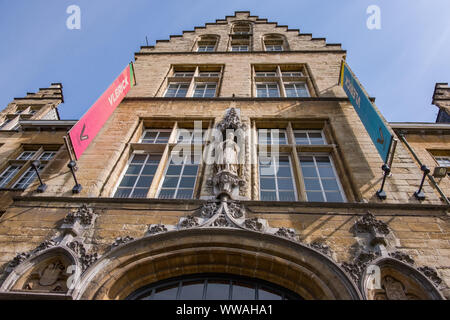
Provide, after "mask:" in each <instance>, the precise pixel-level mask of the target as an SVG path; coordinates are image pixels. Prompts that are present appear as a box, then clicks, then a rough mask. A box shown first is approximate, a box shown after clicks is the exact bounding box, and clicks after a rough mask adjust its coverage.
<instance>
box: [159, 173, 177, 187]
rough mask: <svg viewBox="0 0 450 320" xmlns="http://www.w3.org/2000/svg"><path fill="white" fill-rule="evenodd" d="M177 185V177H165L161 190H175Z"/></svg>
mask: <svg viewBox="0 0 450 320" xmlns="http://www.w3.org/2000/svg"><path fill="white" fill-rule="evenodd" d="M177 184H178V177H168V176H166V178H165V179H164V182H163V185H162V187H163V188H176V186H177Z"/></svg>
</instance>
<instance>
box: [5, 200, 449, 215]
mask: <svg viewBox="0 0 450 320" xmlns="http://www.w3.org/2000/svg"><path fill="white" fill-rule="evenodd" d="M13 200H14V202H15V203H14V204H12V205H11V206H21V205H19V202H32V203H37V202H41V203H43V205H42V207H47V208H48V207H50V206H49V202H50V203H51V202H53V203H73V204H74V207H77V206H79V204H82V203H90V204H94V203H97V204H99V205H102V207H105V205H106V204H110V205H111V209H113V208H115V207H117V205H122V207H121V208H120V209H123V210H142V207H144V206H145V205H151V206H152V207H153V209H154V210H163V211H164V210H165V209H167V210H174V208H175V209H176V210H178V211H192V210H195V209H196V208H200V207H201V206H202V205H203V204H205V203H206V202H207V201H206V200H200V199H190V200H185V199H183V200H177V199H122V198H103V197H102V198H86V197H43V196H14V197H13ZM241 203H242V204H243V205H245V206H246V207H247V208H248V209H249V212H250V213H257V214H283V213H285V214H316V215H317V214H318V215H320V214H327V215H350V216H355V215H362V214H366V213H367V211H373V213H374V214H375V215H376V216H428V217H429V216H440V217H442V216H444V217H448V211H449V210H450V206H448V205H437V204H416V203H400V204H395V203H330V202H325V203H324V202H299V201H296V202H278V201H254V200H244V201H241ZM130 205H131V206H130ZM126 206H128V207H126ZM33 207H39V205H33ZM57 207H59V206H57ZM61 208H67V206H64V205H62V206H61ZM259 208H261V209H262V208H264V210H258V209H259ZM305 209H307V211H308V212H307V213H306V212H300V211H302V210H305ZM320 209H322V212H321V210H320ZM296 210H299V211H296ZM351 211H355V212H351Z"/></svg>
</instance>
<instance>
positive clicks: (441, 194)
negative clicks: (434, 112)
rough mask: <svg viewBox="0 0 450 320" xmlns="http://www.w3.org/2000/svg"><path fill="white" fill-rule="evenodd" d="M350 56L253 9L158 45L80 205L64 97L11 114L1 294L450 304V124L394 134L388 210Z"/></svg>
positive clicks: (109, 125)
mask: <svg viewBox="0 0 450 320" xmlns="http://www.w3.org/2000/svg"><path fill="white" fill-rule="evenodd" d="M345 57H346V51H345V50H343V49H342V48H341V46H340V45H339V44H328V43H326V40H325V39H322V38H320V39H317V38H313V37H312V35H311V34H302V33H300V32H299V30H296V29H295V30H293V29H289V28H288V27H287V26H280V25H278V24H276V23H273V22H269V21H267V20H266V19H261V18H259V17H256V16H252V15H250V13H249V12H236V13H235V15H234V16H227V17H226V18H225V19H221V20H216V22H215V23H207V24H206V25H205V26H204V27H196V28H195V29H194V30H193V31H184V32H183V34H182V35H180V36H171V37H170V40H164V41H157V43H156V45H155V46H147V47H142V48H141V50H140V51H139V52H138V53H136V54H135V60H136V61H135V63H134V72H135V77H136V85H135V86H134V87H133V88H132V89H131V90H130V92H129V93H128V95H127V97H126V98H125V99H124V100H123V101H122V102H121V104H120V105H119V107H118V108H117V109H116V110H115V112H114V113H113V114H112V116H111V117H110V118H109V119H108V121H107V122H106V124H105V125H104V127H103V128H102V130H101V131H100V133H99V134H98V135H97V136H96V137H95V139H94V140H93V142H92V143H91V144H90V145H89V147H88V148H87V149H86V150H85V152H84V154H83V155H82V156H81V157H80V159H79V160H78V161H77V170H76V171H75V174H76V178H77V182H78V183H79V184H81V185H82V190H81V192H80V193H75V194H74V193H73V192H72V188H73V187H74V185H75V181H74V178H73V175H72V172H71V171H70V170H69V169H68V168H67V164H68V163H69V161H70V158H69V150H67V147H66V145H65V144H64V140H63V136H65V135H66V132H67V130H68V129H69V128H70V127H71V126H72V125H73V124H74V122H73V121H64V120H59V117H55V118H51V119H49V120H44V119H48V118H46V115H47V114H48V113H50V112H51V111H50V110H55V108H56V107H57V105H58V104H59V103H60V102H62V86H60V85H57V84H55V85H52V86H51V87H50V88H48V89H45V90H44V89H42V90H41V91H39V93H38V94H36V97H35V95H30V94H29V96H28V97H27V98H28V99H27V98H24V99H25V100H22V99H15V100H14V101H13V102H12V103H11V104H10V105H9V106H8V107H7V108H6V109H5V110H4V111H3V112H2V113H1V114H0V116H1V119H0V121H1V120H3V121H4V125H3V126H2V130H1V131H0V144H1V145H0V157H1V158H0V161H1V163H0V165H1V166H2V167H1V168H2V172H1V175H0V179H2V180H0V183H1V184H2V189H1V191H0V196H1V201H2V204H3V206H4V209H3V211H4V212H3V214H2V216H1V218H0V239H1V240H0V241H1V246H0V248H1V249H0V250H1V253H0V272H1V273H2V276H1V278H0V298H2V299H21V298H35V299H155V300H156V299H187V298H191V299H192V298H194V299H223V300H227V299H261V300H263V299H354V300H359V299H374V300H375V299H376V300H378V299H389V300H397V299H445V298H448V297H450V290H449V287H448V286H449V284H450V269H449V268H450V225H449V220H448V218H449V216H448V214H449V202H448V196H449V194H450V184H449V177H448V173H447V167H448V166H449V163H450V161H446V159H447V158H448V156H449V155H450V154H449V152H450V124H448V123H436V124H411V123H391V124H388V125H389V128H390V130H391V131H392V132H393V133H394V134H395V136H396V137H397V139H398V144H397V147H396V151H395V156H394V158H393V161H392V165H391V170H392V171H391V173H392V175H391V176H389V177H387V179H386V183H385V185H384V190H385V192H386V195H387V198H386V199H385V200H380V199H379V198H378V197H377V195H376V193H377V191H378V190H379V189H380V186H381V183H382V179H383V171H382V170H381V167H382V165H383V164H384V163H383V161H382V159H381V158H380V156H379V155H378V152H377V150H376V147H375V146H374V144H373V143H372V140H371V139H370V137H369V135H368V133H367V131H366V130H365V127H364V125H363V123H362V122H361V120H360V119H359V117H358V115H357V113H356V111H355V110H354V107H353V106H352V105H351V103H350V101H349V99H348V97H347V95H346V94H345V92H344V90H343V89H342V87H340V86H339V84H338V83H339V77H340V70H341V62H342V60H343V59H345ZM437 88H438V89H439V90H444V91H445V85H443V84H439V87H437ZM438 89H437V90H438ZM46 90H47V91H49V92H51V93H47V91H46ZM439 90H438V91H439ZM439 92H441V91H439ZM445 92H446V91H445ZM41 93H42V94H41ZM37 96H39V97H37ZM444 98H445V95H440V96H439V98H438V99H437V97H436V95H435V98H434V100H435V101H439V103H440V104H441V103H444V102H445V101H447V102H448V99H447V100H445V99H444ZM435 103H436V102H435ZM38 105H39V106H42V107H39V108H42V109H40V110H41V111H39V112H37V113H35V114H33V115H31V116H28V115H27V116H26V117H30V119H28V118H24V117H23V116H22V112H24V111H21V112H20V113H18V114H16V113H17V112H18V111H17V112H16V110H19V111H20V110H22V109H24V108H25V109H24V110H35V109H37V106H38ZM441 108H444V107H441ZM444 109H445V108H444ZM444 109H442V110H444ZM44 110H47V111H44ZM25 113H26V114H29V112H25ZM54 114H56V115H57V113H54ZM8 121H9V122H8ZM13 121H14V122H13ZM446 157H447V158H446ZM22 158H23V159H22ZM208 159H215V160H216V161H213V162H211V161H207V160H208ZM217 159H220V161H217ZM35 160H40V163H39V166H38V164H37V163H35V166H34V167H36V168H38V169H39V168H40V171H39V172H40V178H41V181H42V183H43V184H45V185H46V188H45V190H43V192H37V191H36V190H37V188H39V186H40V185H41V183H40V181H39V179H36V170H34V171H33V170H32V169H30V168H34V167H32V162H33V161H35ZM423 165H427V166H428V168H429V169H430V170H431V171H430V173H429V174H427V175H426V176H425V175H424V172H425V173H426V172H427V170H425V168H424V167H422V166H423ZM435 167H439V168H441V169H437V170H435ZM442 168H443V169H442ZM24 177H25V178H27V179H25V180H26V181H25V180H24ZM421 185H422V187H421ZM419 189H420V191H422V195H423V196H424V197H419V198H420V199H418V197H417V196H415V193H416V192H417V191H419ZM41 191H42V190H41ZM419 193H420V192H418V194H419Z"/></svg>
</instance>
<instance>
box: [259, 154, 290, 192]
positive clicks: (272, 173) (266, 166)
mask: <svg viewBox="0 0 450 320" xmlns="http://www.w3.org/2000/svg"><path fill="white" fill-rule="evenodd" d="M259 184H260V199H261V200H263V201H296V199H297V196H296V191H295V187H294V180H293V174H292V167H291V159H290V157H289V156H288V155H279V156H278V157H277V156H275V155H269V156H266V157H263V156H261V155H260V156H259Z"/></svg>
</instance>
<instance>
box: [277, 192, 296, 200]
mask: <svg viewBox="0 0 450 320" xmlns="http://www.w3.org/2000/svg"><path fill="white" fill-rule="evenodd" d="M278 196H279V197H280V201H295V194H294V192H284V191H280V192H279V193H278Z"/></svg>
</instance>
